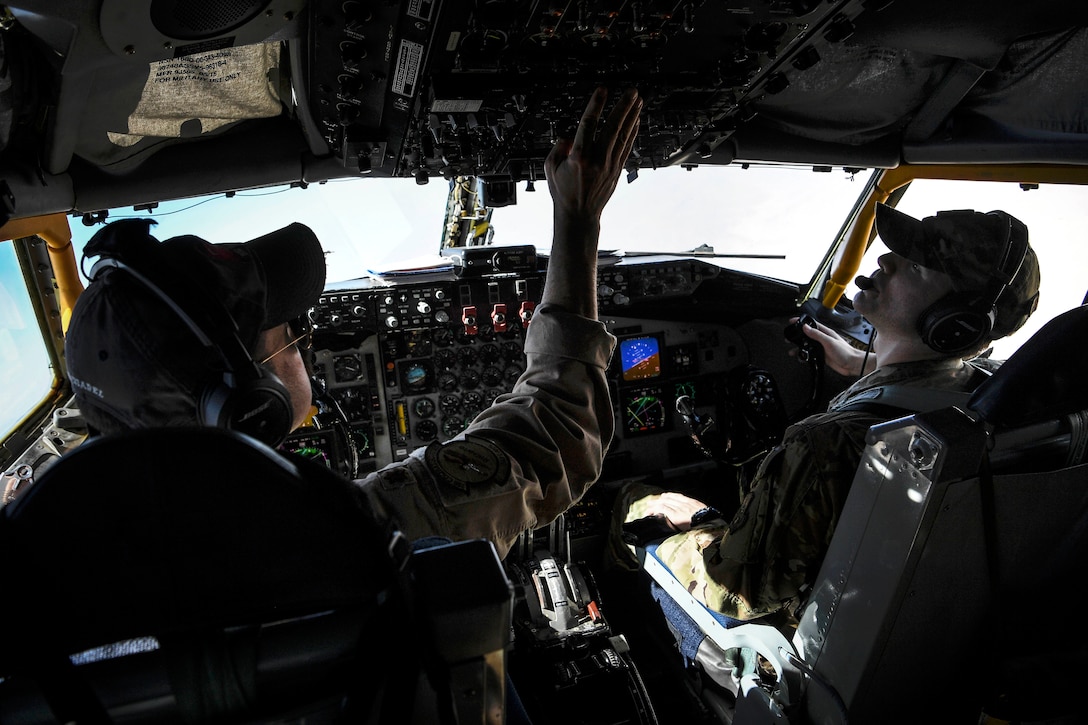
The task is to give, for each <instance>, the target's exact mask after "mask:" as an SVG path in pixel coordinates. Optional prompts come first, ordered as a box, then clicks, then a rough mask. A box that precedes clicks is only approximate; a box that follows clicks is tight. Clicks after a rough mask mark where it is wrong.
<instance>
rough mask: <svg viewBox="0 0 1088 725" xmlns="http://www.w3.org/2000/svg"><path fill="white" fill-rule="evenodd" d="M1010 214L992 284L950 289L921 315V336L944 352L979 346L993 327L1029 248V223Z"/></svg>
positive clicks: (927, 342)
mask: <svg viewBox="0 0 1088 725" xmlns="http://www.w3.org/2000/svg"><path fill="white" fill-rule="evenodd" d="M941 213H943V212H938V216H939V215H940V214H941ZM1007 218H1008V220H1009V228H1008V230H1006V233H1005V247H1004V249H1003V250H1002V252H1001V258H1000V263H999V264H998V266H997V271H996V272H995V274H994V278H993V282H992V283H991V285H990V286H989V287H988V288H987V289H986V290H984V291H982V292H949V293H948V294H947V295H945V296H944V297H942V298H941V299H939V300H937V301H936V302H934V303H933V304H932V305H930V306H929V307H927V308H926V309H925V310H924V311H923V312H922V314H921V315H919V316H918V333H919V334H920V335H921V336H922V340H923V341H924V342H925V343H926V345H928V346H929V347H930V348H931V349H933V350H935V351H937V352H939V353H941V354H942V355H952V354H955V353H959V352H967V351H968V350H971V349H973V348H976V347H978V346H979V345H981V344H982V343H983V342H984V341H985V340H986V339H988V337H989V335H990V332H991V331H992V330H993V329H994V320H995V319H996V317H997V301H998V299H1000V298H1001V295H1002V294H1003V293H1004V292H1005V290H1006V289H1007V288H1008V286H1009V284H1011V283H1012V281H1013V280H1014V279H1015V278H1016V274H1017V272H1019V271H1020V266H1021V265H1022V264H1023V263H1024V258H1025V257H1026V256H1027V251H1028V230H1027V227H1026V226H1024V224H1023V223H1021V222H1020V221H1019V220H1017V219H1014V218H1013V217H1011V216H1009V217H1007Z"/></svg>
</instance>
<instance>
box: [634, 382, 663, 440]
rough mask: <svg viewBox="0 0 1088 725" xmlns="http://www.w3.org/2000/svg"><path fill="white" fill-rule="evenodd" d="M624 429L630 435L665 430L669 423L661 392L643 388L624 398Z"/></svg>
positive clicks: (655, 389)
mask: <svg viewBox="0 0 1088 725" xmlns="http://www.w3.org/2000/svg"><path fill="white" fill-rule="evenodd" d="M623 416H624V428H625V430H626V431H627V432H628V433H629V434H639V433H651V432H653V431H658V430H663V429H664V428H665V424H666V422H667V418H666V411H665V403H664V401H663V400H662V396H661V390H660V389H658V388H643V389H641V390H633V391H630V392H628V393H625V394H624V396H623Z"/></svg>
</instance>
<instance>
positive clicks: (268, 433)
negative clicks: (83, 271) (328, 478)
mask: <svg viewBox="0 0 1088 725" xmlns="http://www.w3.org/2000/svg"><path fill="white" fill-rule="evenodd" d="M130 222H136V224H135V225H133V224H131V223H130ZM153 223H154V222H153V220H150V219H133V220H123V221H119V222H114V223H113V224H111V225H109V226H108V227H105V228H104V229H102V230H101V231H100V232H99V233H98V234H96V235H95V236H96V237H98V236H99V235H102V234H103V233H105V236H104V237H103V238H102V239H98V240H95V239H92V242H96V241H97V242H98V243H97V244H93V245H92V244H90V243H89V244H88V245H87V248H86V252H85V253H86V254H88V255H90V256H94V255H99V257H100V258H99V260H98V261H97V262H95V263H94V265H93V266H92V267H91V271H90V273H89V274H88V275H87V276H88V279H90V280H91V281H93V280H94V279H95V278H96V276H97V275H98V274H100V273H101V272H102V271H103V270H104V269H109V268H112V269H120V270H124V271H125V272H126V273H127V274H128V275H130V276H131V277H132V278H133V279H135V280H137V281H138V282H139V283H140V284H141V285H143V286H144V287H145V288H146V289H147V290H149V291H150V292H152V293H153V294H154V295H155V296H156V297H158V298H159V299H160V300H162V302H163V303H165V304H166V306H167V307H169V308H170V309H171V310H173V312H174V314H176V315H177V316H178V318H179V319H181V321H182V322H184V323H185V325H186V326H187V327H188V328H189V329H190V330H191V331H192V332H193V334H194V335H196V337H197V339H198V340H199V341H200V343H201V344H202V345H203V346H204V347H206V348H209V349H211V350H213V351H214V352H215V353H216V354H217V355H218V356H219V358H220V359H221V360H222V361H223V365H224V372H223V376H222V378H221V379H220V380H215V381H211V382H210V383H209V384H208V385H207V386H205V387H204V389H203V390H202V391H201V394H200V397H199V404H198V408H197V414H198V418H199V421H200V423H201V425H206V426H213V427H216V428H226V429H228V430H234V431H238V432H240V433H245V434H246V435H249V436H252V437H253V438H256V439H257V440H259V441H262V442H264V443H267V444H268V445H270V446H273V447H275V446H278V445H279V444H280V443H282V442H283V440H284V439H285V438H286V437H287V434H288V433H290V432H291V429H292V428H293V427H294V408H293V406H292V404H291V396H290V394H289V393H288V392H287V388H286V386H284V384H283V383H282V382H281V381H280V379H279V378H278V377H276V375H275V374H274V373H273V372H272V371H270V370H267V369H266V368H264V367H263V366H261V365H260V364H258V363H257V361H256V360H254V359H253V356H252V355H250V353H249V350H247V349H246V346H245V345H244V344H243V343H242V340H241V338H239V337H238V333H237V329H238V325H237V323H236V322H235V320H234V317H233V316H232V315H231V314H230V311H229V310H227V308H226V306H225V305H224V304H223V303H222V302H221V301H219V300H218V299H215V298H214V297H211V296H208V295H204V296H201V295H196V294H193V293H192V292H191V291H190V289H189V288H188V287H186V285H185V284H183V283H182V281H181V280H178V279H174V278H170V277H169V276H167V275H166V272H165V271H166V270H168V269H170V264H169V262H168V261H167V260H166V258H165V255H163V254H162V251H161V250H160V249H159V242H158V241H157V240H156V239H155V238H154V237H152V236H151V235H150V234H149V229H150V226H151V224H153ZM107 230H109V232H107ZM141 237H142V239H141ZM198 320H199V322H198Z"/></svg>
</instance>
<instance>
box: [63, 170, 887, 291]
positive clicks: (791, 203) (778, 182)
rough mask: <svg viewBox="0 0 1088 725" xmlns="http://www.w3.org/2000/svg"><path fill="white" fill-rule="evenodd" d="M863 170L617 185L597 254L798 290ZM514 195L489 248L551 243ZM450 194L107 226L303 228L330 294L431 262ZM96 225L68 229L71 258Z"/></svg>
mask: <svg viewBox="0 0 1088 725" xmlns="http://www.w3.org/2000/svg"><path fill="white" fill-rule="evenodd" d="M866 178H868V172H865V173H864V174H858V175H857V176H856V177H855V175H852V174H846V173H844V172H843V171H842V170H835V171H832V172H828V173H815V172H813V170H812V169H811V168H807V167H805V168H785V167H757V166H753V167H751V168H742V167H740V166H736V167H733V166H729V167H716V168H710V167H699V168H695V169H691V170H686V169H681V168H667V169H658V170H655V171H648V172H647V171H642V172H641V173H640V174H639V176H638V177H637V178H636V179H634V180H633V181H631V182H628V181H627V180H626V179H621V180H620V183H619V186H618V188H617V189H616V192H615V194H614V195H613V197H612V200H611V201H610V202H609V204H608V206H607V207H606V209H605V212H604V216H603V218H602V232H601V242H600V248H601V250H605V251H619V252H623V253H628V254H635V253H662V252H663V253H679V252H690V251H692V250H700V252H701V253H706V254H710V253H714V254H717V255H721V256H720V257H715V258H714V259H715V260H716V261H717V262H718V263H719V264H721V265H722V266H725V267H729V268H732V269H737V270H741V271H747V272H752V273H755V274H761V275H765V276H770V277H776V278H778V279H783V280H787V281H790V282H798V283H807V282H808V281H809V279H810V278H811V277H812V275H813V273H814V271H815V269H816V267H817V265H818V264H819V262H820V260H821V259H822V258H823V256H824V254H825V253H826V251H827V249H828V248H829V247H830V245H831V244H832V242H833V241H834V239H835V238H836V236H837V235H838V233H839V230H840V227H841V226H842V223H843V220H844V219H845V218H846V217H847V215H848V214H849V212H850V209H851V208H852V206H853V204H854V202H855V200H856V199H857V197H858V195H859V194H860V193H861V190H862V188H863V186H864V180H865V179H866ZM526 186H527V185H526V184H524V183H522V184H519V185H518V187H517V196H516V198H517V202H516V204H513V205H509V206H502V207H497V208H495V209H494V211H493V214H492V218H491V223H490V227H491V232H490V234H491V236H490V239H491V243H492V244H495V245H523V244H531V245H534V246H535V247H536V249H537V251H538V252H539V253H541V254H546V253H547V251H548V247H549V245H550V244H551V230H552V222H551V197H550V195H549V193H548V190H547V183H546V181H544V180H540V181H538V182H536V184H534V186H535V190H534V191H532V192H529V191H527V190H526ZM449 188H450V187H449V185H448V184H447V183H445V182H442V181H439V180H432V181H431V182H430V183H429V184H425V185H417V184H416V183H415V182H414V181H413V180H412V179H351V180H344V181H330V182H327V183H325V184H313V185H310V186H309V187H308V188H305V189H303V188H275V189H268V190H257V191H246V192H238V193H236V194H233V195H223V194H219V195H215V196H209V197H203V198H199V199H187V200H181V201H174V202H169V203H163V204H160V205H158V206H157V207H155V208H154V209H151V210H148V211H134V210H132V209H118V210H114V211H112V212H111V213H110V215H109V220H110V221H113V220H117V219H122V218H126V217H133V216H142V217H153V218H154V219H155V220H156V221H157V222H158V225H157V226H156V227H155V228H154V229H153V234H155V236H156V237H158V238H159V239H167V238H169V237H172V236H175V235H180V234H196V235H198V236H201V237H204V238H205V239H208V240H209V241H213V242H228V241H244V240H246V239H252V238H253V237H256V236H259V235H261V234H264V233H266V232H269V231H272V230H274V229H278V228H280V227H282V226H285V225H287V224H290V223H291V222H295V221H298V222H302V223H304V224H307V225H309V226H310V227H311V228H312V229H313V230H314V231H315V232H316V233H317V236H318V237H319V238H320V239H321V241H322V244H323V245H324V247H325V249H326V251H327V252H328V257H327V260H328V270H329V271H328V282H329V283H330V284H334V283H337V282H343V281H346V280H351V279H356V278H360V277H364V276H367V275H368V274H370V273H372V272H383V271H390V270H396V269H403V268H411V267H414V266H419V265H422V264H433V263H436V262H437V261H439V260H438V254H439V249H440V246H441V243H442V233H443V228H444V224H445V214H446V202H447V198H448V196H449ZM98 228H99V225H93V226H89V227H88V226H83V225H80V224H78V223H76V224H74V228H73V230H72V233H73V240H74V243H75V245H76V250H77V254H78V253H79V252H80V251H81V250H82V247H83V245H84V244H85V243H86V240H87V239H89V238H90V236H91V235H92V234H93V233H94V232H95V231H96V230H97V229H98Z"/></svg>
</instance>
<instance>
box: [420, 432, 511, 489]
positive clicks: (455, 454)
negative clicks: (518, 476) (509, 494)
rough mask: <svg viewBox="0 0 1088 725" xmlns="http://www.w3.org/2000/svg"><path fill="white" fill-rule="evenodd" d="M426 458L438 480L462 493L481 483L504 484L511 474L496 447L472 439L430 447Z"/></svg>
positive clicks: (506, 461)
mask: <svg viewBox="0 0 1088 725" xmlns="http://www.w3.org/2000/svg"><path fill="white" fill-rule="evenodd" d="M426 459H427V464H428V466H429V467H430V469H431V472H432V473H433V474H434V475H435V476H436V477H437V478H438V479H439V480H440V481H442V482H444V483H447V484H449V485H451V486H453V487H455V488H457V489H459V490H461V491H467V490H468V488H469V487H470V486H475V485H479V484H483V483H490V482H494V483H496V484H501V483H504V482H505V481H506V478H507V477H508V476H509V473H510V462H509V461H508V460H507V458H506V454H504V453H503V452H502V451H501V450H500V449H499V448H498V446H496V445H494V444H492V443H490V442H488V441H480V440H473V439H471V438H466V439H465V440H457V441H451V442H449V443H446V444H444V445H434V446H431V447H430V448H429V449H428V450H427V454H426Z"/></svg>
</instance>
